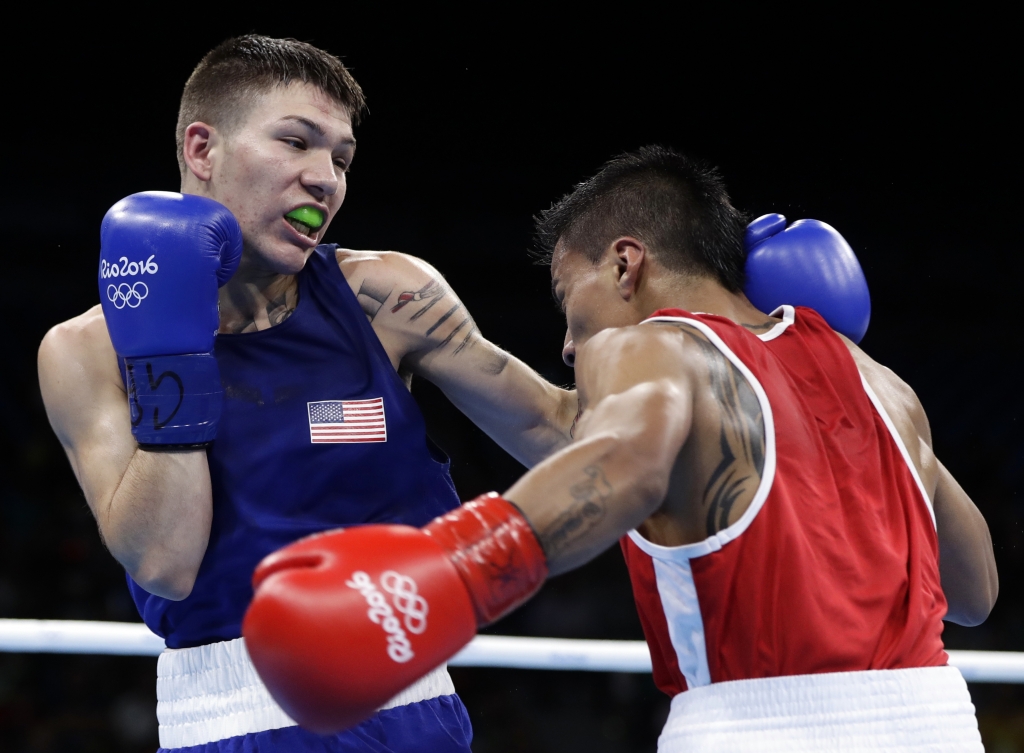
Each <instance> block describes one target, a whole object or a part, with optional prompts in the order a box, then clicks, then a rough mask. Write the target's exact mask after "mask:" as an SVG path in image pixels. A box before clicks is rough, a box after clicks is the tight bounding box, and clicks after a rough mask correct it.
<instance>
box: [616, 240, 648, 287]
mask: <svg viewBox="0 0 1024 753" xmlns="http://www.w3.org/2000/svg"><path fill="white" fill-rule="evenodd" d="M610 251H611V252H612V253H613V254H614V257H615V266H614V269H615V285H616V287H617V288H618V291H619V295H620V296H622V300H624V301H629V300H632V298H633V296H634V295H636V293H637V289H638V287H639V285H640V279H641V277H642V274H643V271H644V267H645V265H646V261H647V247H646V246H645V245H644V243H643V241H640V240H637V239H636V238H632V237H630V236H624V237H622V238H617V239H616V240H614V241H612V244H611V247H610Z"/></svg>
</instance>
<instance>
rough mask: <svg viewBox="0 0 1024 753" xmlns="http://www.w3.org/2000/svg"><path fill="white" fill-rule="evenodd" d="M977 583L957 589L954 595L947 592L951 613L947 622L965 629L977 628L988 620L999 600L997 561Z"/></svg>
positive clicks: (988, 567)
mask: <svg viewBox="0 0 1024 753" xmlns="http://www.w3.org/2000/svg"><path fill="white" fill-rule="evenodd" d="M976 581H977V582H976V583H974V584H971V585H970V586H967V587H961V588H957V589H955V591H953V592H952V593H950V592H949V590H947V593H946V600H947V602H948V604H949V611H948V612H947V613H946V620H948V621H949V622H955V623H956V624H957V625H963V626H964V627H976V626H977V625H980V624H981V623H983V622H984V621H985V620H987V619H988V616H989V615H990V614H991V613H992V609H993V608H994V607H995V605H996V599H997V598H999V575H998V573H997V572H996V566H995V561H992V562H991V563H988V565H987V567H986V568H985V572H984V573H982V574H981V575H980V576H979V577H978V578H977V579H976Z"/></svg>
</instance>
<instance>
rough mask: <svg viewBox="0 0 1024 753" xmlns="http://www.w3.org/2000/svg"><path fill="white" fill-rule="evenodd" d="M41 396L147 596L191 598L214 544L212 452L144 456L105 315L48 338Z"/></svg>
mask: <svg viewBox="0 0 1024 753" xmlns="http://www.w3.org/2000/svg"><path fill="white" fill-rule="evenodd" d="M39 386H40V389H41V391H42V395H43V402H44V404H45V406H46V413H47V416H48V417H49V419H50V424H51V426H52V427H53V430H54V432H55V433H56V434H57V437H58V439H59V440H60V442H61V444H62V445H63V447H64V451H65V452H66V453H67V456H68V459H69V460H70V461H71V468H72V470H73V471H74V473H75V476H76V477H77V479H78V482H79V484H81V486H82V491H83V492H84V493H85V499H86V502H87V503H88V504H89V508H90V509H91V510H92V513H93V515H94V516H95V517H96V521H97V523H98V524H99V529H100V536H101V537H102V539H103V541H104V543H105V544H106V545H107V548H108V549H110V552H111V554H113V555H114V557H115V558H116V559H117V561H118V562H120V563H121V564H122V565H123V566H124V568H125V569H126V570H127V571H128V573H129V574H130V575H131V576H132V578H134V579H135V581H136V582H137V583H138V584H139V585H140V586H142V587H143V588H145V589H146V590H147V591H149V592H150V593H153V594H156V595H157V596H163V597H165V598H168V599H183V598H185V597H186V596H188V594H189V592H190V591H191V590H192V584H193V583H194V581H195V577H196V574H197V573H198V571H199V565H200V563H201V562H202V559H203V554H204V553H205V552H206V544H207V542H208V540H209V535H210V521H211V519H212V497H211V491H210V472H209V467H208V466H207V462H206V452H205V451H202V450H199V451H191V452H145V451H142V450H139V449H138V445H137V444H136V442H135V438H134V437H133V436H132V433H131V420H130V418H129V415H128V399H127V395H126V394H125V390H124V387H123V385H122V383H121V376H120V374H119V373H118V369H117V356H116V355H115V353H114V349H113V347H112V346H111V344H110V337H109V335H108V334H107V329H106V326H105V324H104V321H103V314H102V312H100V309H99V306H97V307H95V308H94V309H92V310H90V311H88V312H86V313H85V314H83V315H81V316H79V317H76V318H74V319H71V320H70V321H67V322H65V323H63V324H60V325H58V326H56V327H54V328H53V329H51V330H50V331H49V332H48V333H47V335H46V337H45V338H43V342H42V344H41V345H40V346H39Z"/></svg>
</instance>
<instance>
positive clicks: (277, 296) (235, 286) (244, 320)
mask: <svg viewBox="0 0 1024 753" xmlns="http://www.w3.org/2000/svg"><path fill="white" fill-rule="evenodd" d="M298 303H299V281H298V277H297V276H296V275H282V274H274V273H259V272H257V271H255V270H252V269H245V268H244V267H242V268H240V269H239V270H238V272H237V273H236V274H235V276H234V277H233V278H232V279H231V281H230V282H229V283H228V284H227V285H225V286H224V287H223V288H221V289H220V298H219V300H218V304H219V306H220V330H219V331H220V333H221V334H242V333H245V332H258V331H260V330H264V329H269V328H270V327H273V326H275V325H277V324H280V323H281V322H283V321H284V320H285V319H287V318H288V317H289V316H291V315H292V312H293V311H295V307H296V306H298Z"/></svg>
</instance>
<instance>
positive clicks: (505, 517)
mask: <svg viewBox="0 0 1024 753" xmlns="http://www.w3.org/2000/svg"><path fill="white" fill-rule="evenodd" d="M423 531H424V532H425V533H426V534H427V535H428V536H431V537H432V538H433V539H434V540H435V541H436V542H437V543H438V544H440V545H441V547H442V548H443V549H444V550H445V551H446V552H447V554H448V556H449V558H450V559H451V561H452V564H453V565H455V569H456V570H457V571H458V573H459V575H460V577H461V578H462V581H463V583H465V585H466V588H467V590H468V591H469V594H470V598H471V600H472V602H473V609H474V610H475V612H476V618H477V624H478V625H479V626H480V627H482V626H484V625H488V624H490V623H492V622H494V621H496V620H498V619H500V618H501V617H503V616H504V615H506V614H507V613H509V612H511V611H512V610H513V609H515V608H516V607H518V606H519V605H520V604H522V603H523V602H525V601H526V600H527V599H529V598H530V597H531V596H533V595H534V594H535V593H536V592H537V591H539V590H540V587H541V586H542V585H543V584H544V580H545V579H546V578H547V575H548V565H547V559H546V558H545V556H544V550H543V549H541V546H540V542H538V541H537V536H536V534H535V533H534V532H533V528H532V527H531V526H530V522H529V521H528V520H527V519H526V517H525V516H524V515H523V513H522V512H521V511H520V510H519V508H518V507H516V506H515V505H514V504H512V503H511V502H509V501H508V500H506V499H503V498H502V497H500V496H498V494H496V493H495V492H491V493H490V494H483V495H481V496H479V497H477V498H476V499H474V500H473V501H471V502H467V503H466V504H464V505H462V506H461V507H458V508H456V509H454V510H452V511H451V512H450V513H447V514H446V515H442V516H441V517H439V518H436V519H435V520H434V521H433V522H431V523H430V524H429V525H427V526H426V527H424V528H423Z"/></svg>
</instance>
